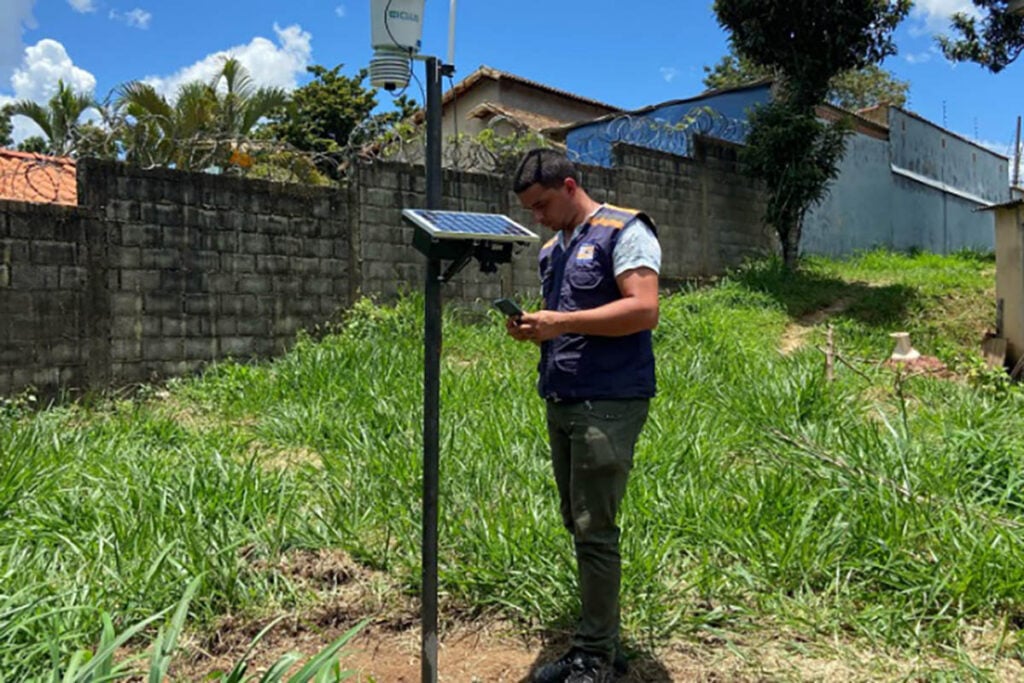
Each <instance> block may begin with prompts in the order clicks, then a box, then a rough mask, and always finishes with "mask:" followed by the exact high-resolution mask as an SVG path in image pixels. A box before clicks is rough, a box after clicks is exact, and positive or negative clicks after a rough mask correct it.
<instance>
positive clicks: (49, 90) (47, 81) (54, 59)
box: [0, 38, 96, 142]
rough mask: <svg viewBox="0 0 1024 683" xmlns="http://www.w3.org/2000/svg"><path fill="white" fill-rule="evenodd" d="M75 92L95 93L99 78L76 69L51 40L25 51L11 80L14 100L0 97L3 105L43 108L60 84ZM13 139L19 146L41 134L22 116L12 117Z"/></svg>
mask: <svg viewBox="0 0 1024 683" xmlns="http://www.w3.org/2000/svg"><path fill="white" fill-rule="evenodd" d="M58 81H64V84H65V85H67V86H68V87H70V88H71V89H72V90H75V91H76V92H87V93H92V92H93V91H95V89H96V77H95V76H93V75H92V74H91V73H89V72H88V71H85V70H84V69H80V68H79V67H77V66H75V64H74V62H72V61H71V57H70V56H68V53H67V50H65V49H64V46H63V45H62V44H60V43H58V42H57V41H56V40H50V39H49V38H46V39H43V40H40V41H39V42H38V43H36V44H35V45H33V46H31V47H28V48H26V49H25V53H24V57H23V59H22V62H21V65H20V66H19V67H18V68H17V69H16V70H15V72H14V75H13V76H12V77H11V87H12V89H13V90H14V95H13V96H0V105H2V104H5V103H7V102H13V101H15V100H32V101H34V102H39V103H40V104H44V103H45V102H46V101H47V100H49V99H50V98H51V97H53V95H54V93H56V92H57V82H58ZM11 123H13V124H14V133H13V137H14V140H15V142H20V141H21V140H24V139H25V138H27V137H29V136H32V135H39V134H40V133H41V131H40V130H39V128H38V127H37V126H36V124H34V123H32V122H31V121H29V120H28V119H26V118H25V117H23V116H15V117H12V119H11Z"/></svg>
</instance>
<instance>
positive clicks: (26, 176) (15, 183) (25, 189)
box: [0, 149, 78, 206]
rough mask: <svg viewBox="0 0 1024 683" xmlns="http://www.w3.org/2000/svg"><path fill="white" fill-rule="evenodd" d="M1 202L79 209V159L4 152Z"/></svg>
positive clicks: (0, 153)
mask: <svg viewBox="0 0 1024 683" xmlns="http://www.w3.org/2000/svg"><path fill="white" fill-rule="evenodd" d="M0 199H11V200H14V201H17V202H37V203H42V204H68V205H70V206H77V205H78V181H77V176H76V174H75V160H74V159H71V158H68V157H50V156H46V155H43V154H30V153H28V152H15V151H14V150H11V149H0Z"/></svg>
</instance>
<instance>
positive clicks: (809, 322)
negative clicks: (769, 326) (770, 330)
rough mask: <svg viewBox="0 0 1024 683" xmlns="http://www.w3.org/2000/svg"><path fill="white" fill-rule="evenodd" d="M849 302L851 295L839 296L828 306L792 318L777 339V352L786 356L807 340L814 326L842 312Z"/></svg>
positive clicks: (851, 300) (850, 301)
mask: <svg viewBox="0 0 1024 683" xmlns="http://www.w3.org/2000/svg"><path fill="white" fill-rule="evenodd" d="M851 303H853V298H852V297H840V298H839V299H836V300H835V301H833V302H832V303H830V304H829V305H828V306H826V307H824V308H819V309H818V310H816V311H812V312H811V313H806V314H804V315H802V316H800V317H799V318H797V319H796V320H794V321H793V322H792V323H790V324H789V326H788V327H786V330H785V331H784V332H783V333H782V339H781V340H780V341H779V352H780V353H781V354H782V355H784V356H788V355H789V354H791V353H793V352H794V351H796V350H797V349H799V348H801V347H803V345H804V344H805V343H806V342H807V335H809V334H810V333H811V331H812V330H813V329H814V328H815V327H817V326H818V325H821V324H822V323H823V322H825V321H826V320H828V319H829V318H831V317H832V316H834V315H835V314H837V313H842V312H843V311H845V310H846V309H847V308H849V307H850V304H851Z"/></svg>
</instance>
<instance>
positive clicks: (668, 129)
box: [566, 85, 770, 167]
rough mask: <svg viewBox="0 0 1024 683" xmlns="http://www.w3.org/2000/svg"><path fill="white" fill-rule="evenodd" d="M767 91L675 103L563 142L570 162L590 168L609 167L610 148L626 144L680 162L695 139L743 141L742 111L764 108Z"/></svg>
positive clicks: (600, 124) (600, 123)
mask: <svg viewBox="0 0 1024 683" xmlns="http://www.w3.org/2000/svg"><path fill="white" fill-rule="evenodd" d="M769 97H770V90H769V87H768V86H767V85H759V86H752V87H749V88H743V89H737V90H731V91H729V92H724V93H719V94H717V95H709V96H706V97H694V98H691V99H687V100H675V101H672V102H666V103H664V104H660V105H657V106H655V107H650V108H648V109H641V110H639V111H636V112H633V113H631V114H627V115H626V116H616V117H613V118H610V119H607V120H597V121H594V122H592V123H589V124H585V125H582V126H580V127H578V128H574V129H573V130H572V131H570V132H569V134H568V135H567V136H566V146H567V147H568V148H569V151H570V154H571V155H572V157H573V159H574V160H576V161H579V162H580V163H584V164H591V165H594V166H606V167H610V166H611V165H612V145H613V144H615V143H616V142H628V143H630V144H633V145H636V146H638V147H647V148H648V149H656V150H660V151H662V152H669V153H670V154H678V155H679V156H690V152H691V149H690V139H691V136H692V135H693V134H694V133H699V134H703V135H710V136H712V137H716V138H719V139H722V140H729V141H731V142H743V141H745V140H746V138H747V129H748V124H747V113H746V112H747V110H748V109H750V108H751V107H752V106H754V105H756V104H760V103H762V102H767V101H768V99H769Z"/></svg>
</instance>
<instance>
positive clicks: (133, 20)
mask: <svg viewBox="0 0 1024 683" xmlns="http://www.w3.org/2000/svg"><path fill="white" fill-rule="evenodd" d="M110 18H111V19H113V20H114V21H123V22H124V23H126V24H128V25H129V26H131V27H133V28H141V29H147V28H149V22H150V20H151V19H152V18H153V15H152V14H150V13H149V12H147V11H146V10H144V9H139V8H138V7H136V8H135V9H133V10H132V11H130V12H125V13H123V14H122V13H121V12H118V11H117V10H113V9H112V10H110Z"/></svg>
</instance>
